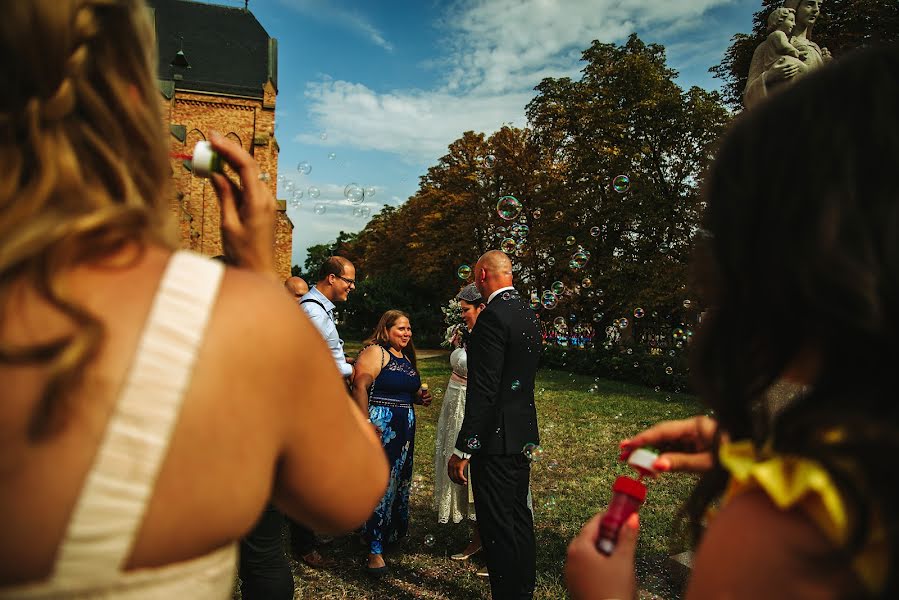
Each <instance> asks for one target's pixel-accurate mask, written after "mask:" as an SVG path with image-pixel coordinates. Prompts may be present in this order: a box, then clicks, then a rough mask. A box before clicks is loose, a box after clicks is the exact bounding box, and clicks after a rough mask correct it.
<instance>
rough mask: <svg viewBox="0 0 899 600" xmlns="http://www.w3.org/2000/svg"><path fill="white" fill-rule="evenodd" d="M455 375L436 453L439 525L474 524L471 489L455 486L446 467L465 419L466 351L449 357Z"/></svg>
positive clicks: (445, 399)
mask: <svg viewBox="0 0 899 600" xmlns="http://www.w3.org/2000/svg"><path fill="white" fill-rule="evenodd" d="M450 367H451V368H452V370H453V375H452V376H451V377H450V380H449V383H447V386H446V394H444V396H443V408H442V409H441V410H440V418H439V419H438V420H437V434H436V439H435V452H434V508H435V510H436V511H437V521H438V522H439V523H449V521H450V520H452V522H453V523H459V522H460V521H462V520H463V519H470V520H472V521H474V520H475V511H474V498H473V496H472V494H471V475H470V474H469V476H468V477H469V485H467V486H462V485H456V484H455V483H453V482H452V481H450V478H449V477H448V476H447V474H446V463H447V461H449V457H450V456H452V454H453V448H454V447H455V446H456V436H457V435H459V429H461V427H462V421H463V419H464V418H465V390H466V384H465V381H466V378H467V377H468V358H467V356H466V354H465V348H456V349H455V350H453V352H452V354H450Z"/></svg>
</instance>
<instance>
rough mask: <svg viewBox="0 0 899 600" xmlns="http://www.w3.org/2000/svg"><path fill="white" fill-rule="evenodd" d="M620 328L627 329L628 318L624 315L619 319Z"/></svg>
mask: <svg viewBox="0 0 899 600" xmlns="http://www.w3.org/2000/svg"><path fill="white" fill-rule="evenodd" d="M618 329H627V319H625V318H624V317H622V318H620V319H618Z"/></svg>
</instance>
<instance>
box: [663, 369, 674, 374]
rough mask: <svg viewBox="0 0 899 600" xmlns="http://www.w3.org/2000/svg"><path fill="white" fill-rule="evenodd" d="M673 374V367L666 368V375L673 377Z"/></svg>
mask: <svg viewBox="0 0 899 600" xmlns="http://www.w3.org/2000/svg"><path fill="white" fill-rule="evenodd" d="M672 373H674V369H673V368H672V367H665V374H666V375H671V374H672Z"/></svg>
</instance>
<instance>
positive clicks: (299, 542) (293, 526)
mask: <svg viewBox="0 0 899 600" xmlns="http://www.w3.org/2000/svg"><path fill="white" fill-rule="evenodd" d="M287 524H288V525H290V548H291V550H293V554H294V556H295V557H296V558H297V560H299V558H300V557H301V556H303V555H304V554H309V553H310V552H312V551H313V550H315V546H316V542H317V540H316V539H315V532H314V531H312V530H311V529H309V528H308V527H306V526H304V525H300V524H299V523H297V522H295V521H294V520H293V519H287Z"/></svg>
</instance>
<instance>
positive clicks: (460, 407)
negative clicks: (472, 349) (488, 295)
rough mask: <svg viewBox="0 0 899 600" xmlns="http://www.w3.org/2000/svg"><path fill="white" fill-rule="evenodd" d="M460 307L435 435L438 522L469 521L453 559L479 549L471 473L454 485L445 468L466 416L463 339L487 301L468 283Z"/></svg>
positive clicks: (461, 296)
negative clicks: (467, 537)
mask: <svg viewBox="0 0 899 600" xmlns="http://www.w3.org/2000/svg"><path fill="white" fill-rule="evenodd" d="M456 299H457V300H458V301H459V305H460V306H461V309H462V320H463V322H464V325H463V327H461V328H460V329H459V331H458V332H457V334H456V335H455V336H454V337H453V340H452V341H453V345H454V346H455V347H456V348H455V349H454V350H453V352H452V354H450V367H451V368H452V370H453V373H452V375H450V380H449V383H448V384H447V386H446V394H444V396H443V408H442V409H441V411H440V418H439V419H438V421H437V439H436V440H435V452H434V508H435V509H436V510H437V521H438V522H439V523H449V521H450V519H452V521H453V523H459V522H461V521H462V520H467V521H468V522H469V523H470V524H471V528H472V534H471V541H470V542H469V543H468V547H466V548H465V550H463V551H462V552H460V553H458V554H453V555H452V557H451V558H452V559H453V560H467V559H468V558H469V557H470V556H472V555H473V554H475V553H476V552H478V550H480V549H481V537H480V535H479V533H478V527H477V524H476V519H475V510H474V497H473V496H472V493H471V475H470V474H469V476H468V477H469V484H468V485H466V486H461V485H456V484H455V483H453V482H452V481H450V479H449V477H448V476H447V472H446V463H447V461H448V460H449V457H450V455H452V453H453V448H454V447H455V445H456V436H458V435H459V429H460V428H461V427H462V420H463V419H464V418H465V390H466V385H467V377H468V359H467V356H466V353H465V339H466V338H467V337H468V332H470V331H471V330H472V328H473V327H474V324H475V321H477V318H478V315H479V314H480V312H481V311H482V310H484V308H485V307H486V304H485V303H484V299H483V298H482V297H481V294H480V292H478V289H477V288H476V287H475V286H474V284H470V285H467V286H465V287H464V288H462V291H460V292H459V293H458V294H457V295H456Z"/></svg>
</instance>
